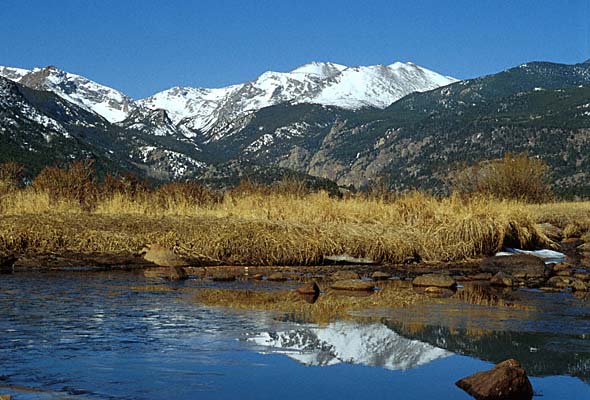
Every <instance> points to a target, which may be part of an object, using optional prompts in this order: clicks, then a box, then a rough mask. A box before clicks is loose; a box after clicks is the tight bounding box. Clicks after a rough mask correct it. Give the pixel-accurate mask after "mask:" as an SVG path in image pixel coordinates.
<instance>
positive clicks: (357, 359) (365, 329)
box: [248, 322, 450, 370]
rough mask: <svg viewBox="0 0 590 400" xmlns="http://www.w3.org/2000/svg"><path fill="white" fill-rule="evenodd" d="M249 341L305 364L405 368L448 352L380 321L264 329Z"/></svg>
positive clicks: (442, 355)
mask: <svg viewBox="0 0 590 400" xmlns="http://www.w3.org/2000/svg"><path fill="white" fill-rule="evenodd" d="M248 340H249V341H251V342H254V343H256V344H259V345H261V346H266V347H268V348H269V349H268V350H270V351H271V352H274V353H281V354H286V355H287V356H289V357H290V358H292V359H294V360H296V361H298V362H300V363H302V364H305V365H320V366H322V365H334V364H339V363H349V364H361V365H368V366H377V367H382V368H386V369H390V370H405V369H409V368H415V367H417V366H419V365H423V364H426V363H428V362H430V361H433V360H436V359H438V358H443V357H447V356H449V355H450V353H449V352H448V351H445V350H443V349H441V348H439V347H435V346H432V345H430V344H427V343H424V342H421V341H418V340H411V339H407V338H405V337H403V336H401V335H399V334H397V333H396V332H394V331H393V330H391V329H390V328H388V327H387V326H385V325H383V324H380V323H372V324H361V323H353V322H335V323H331V324H329V325H327V326H322V327H320V326H308V327H305V326H302V327H300V328H298V329H293V330H288V331H283V332H263V333H261V334H259V335H256V336H253V337H250V338H249V339H248Z"/></svg>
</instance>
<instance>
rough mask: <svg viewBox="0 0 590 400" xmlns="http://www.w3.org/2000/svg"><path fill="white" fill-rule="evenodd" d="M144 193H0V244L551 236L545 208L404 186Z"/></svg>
mask: <svg viewBox="0 0 590 400" xmlns="http://www.w3.org/2000/svg"><path fill="white" fill-rule="evenodd" d="M151 196H152V195H151V194H150V193H145V194H143V195H141V196H128V195H125V194H121V193H115V194H113V195H110V196H106V197H104V198H103V199H98V200H97V202H96V205H95V207H93V209H92V210H91V211H88V210H85V209H84V207H83V206H80V205H79V204H78V203H77V202H76V201H72V200H68V199H67V198H61V199H52V198H51V196H50V195H49V194H48V193H47V192H46V191H42V190H38V189H34V188H31V187H29V188H25V189H20V190H16V191H12V192H8V193H5V194H4V195H2V196H1V197H0V252H5V253H16V254H43V253H60V252H64V251H68V252H74V253H111V254H120V253H138V252H140V251H141V249H142V248H143V247H144V246H145V245H149V244H160V245H162V246H165V247H168V248H172V249H174V251H176V252H177V253H178V254H179V255H183V256H186V257H190V258H197V259H198V258H203V259H208V260H218V261H219V262H223V263H226V264H236V265H245V264H247V265H314V264H315V265H317V264H318V263H321V262H322V261H323V257H324V256H328V255H334V254H344V253H346V254H348V255H350V256H353V257H362V258H370V259H373V260H374V261H376V262H378V263H392V264H399V263H404V262H410V261H424V262H447V261H462V260H469V259H475V258H480V257H484V256H486V255H490V254H493V253H494V252H496V251H499V250H501V248H502V247H503V246H504V245H506V244H509V245H512V246H518V247H523V248H531V247H536V246H542V245H547V244H548V240H547V238H546V237H545V236H544V235H543V234H542V233H541V232H540V231H539V230H538V229H537V228H536V226H535V223H536V222H538V218H536V217H535V212H536V213H538V214H543V213H548V211H547V210H542V209H540V210H541V211H539V210H537V209H534V208H532V207H534V206H530V205H526V204H523V203H518V202H514V201H500V200H493V199H488V198H484V197H472V198H469V199H465V198H461V197H459V196H450V197H447V198H435V197H432V196H429V195H426V194H422V193H409V194H406V195H402V196H397V197H396V198H395V199H393V200H388V201H385V200H383V199H379V198H368V197H363V196H356V197H350V198H345V199H338V198H334V197H330V196H329V195H328V194H327V193H324V192H317V193H307V194H300V193H297V194H289V193H273V192H270V193H256V192H250V193H227V194H225V195H224V196H222V198H216V200H215V201H213V202H205V203H199V202H194V201H190V199H187V198H186V197H182V196H177V195H175V196H170V197H168V198H165V200H166V201H163V200H162V198H161V197H159V199H160V200H159V201H155V200H154V198H152V197H151ZM539 207H540V206H539ZM585 207H587V208H588V209H589V210H590V206H588V204H586V205H585ZM572 219H573V218H572Z"/></svg>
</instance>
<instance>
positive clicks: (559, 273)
mask: <svg viewBox="0 0 590 400" xmlns="http://www.w3.org/2000/svg"><path fill="white" fill-rule="evenodd" d="M573 274H574V271H573V270H571V269H562V270H560V271H557V272H556V273H555V275H557V276H572V275H573Z"/></svg>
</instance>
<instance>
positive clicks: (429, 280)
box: [412, 274, 457, 289]
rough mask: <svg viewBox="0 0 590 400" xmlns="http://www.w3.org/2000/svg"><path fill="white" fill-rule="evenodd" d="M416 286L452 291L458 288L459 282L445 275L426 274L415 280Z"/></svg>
mask: <svg viewBox="0 0 590 400" xmlns="http://www.w3.org/2000/svg"><path fill="white" fill-rule="evenodd" d="M412 285H414V286H435V287H441V288H447V289H451V288H454V287H456V286H457V282H456V281H455V280H454V279H453V278H451V277H450V276H449V275H444V274H425V275H420V276H417V277H416V278H414V280H413V281H412Z"/></svg>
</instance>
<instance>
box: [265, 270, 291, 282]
mask: <svg viewBox="0 0 590 400" xmlns="http://www.w3.org/2000/svg"><path fill="white" fill-rule="evenodd" d="M287 279H288V278H287V276H286V275H285V274H283V273H282V272H273V273H272V274H270V275H269V276H267V277H266V280H267V281H271V282H284V281H286V280H287Z"/></svg>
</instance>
